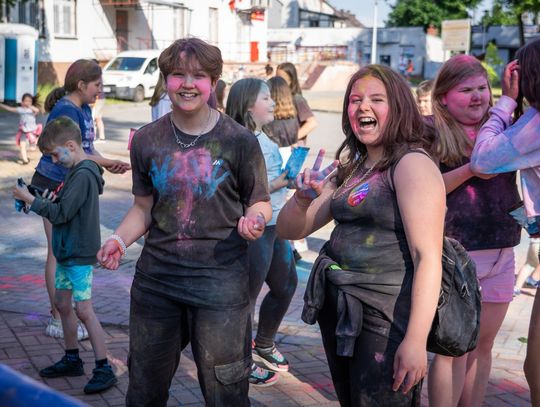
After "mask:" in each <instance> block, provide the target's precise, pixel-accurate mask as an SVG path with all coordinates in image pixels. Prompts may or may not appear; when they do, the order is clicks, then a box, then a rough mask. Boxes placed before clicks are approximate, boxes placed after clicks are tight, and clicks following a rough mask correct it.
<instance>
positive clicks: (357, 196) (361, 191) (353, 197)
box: [347, 182, 369, 206]
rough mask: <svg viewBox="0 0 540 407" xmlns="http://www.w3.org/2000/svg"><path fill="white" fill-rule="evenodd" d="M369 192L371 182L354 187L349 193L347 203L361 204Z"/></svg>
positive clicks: (351, 204) (352, 204)
mask: <svg viewBox="0 0 540 407" xmlns="http://www.w3.org/2000/svg"><path fill="white" fill-rule="evenodd" d="M368 192H369V184H368V183H367V182H366V183H365V184H362V185H358V186H356V187H354V188H353V189H352V191H351V193H350V194H349V198H348V199H347V203H348V204H349V205H350V206H358V205H360V203H361V202H362V201H363V200H364V199H365V198H366V196H367V194H368Z"/></svg>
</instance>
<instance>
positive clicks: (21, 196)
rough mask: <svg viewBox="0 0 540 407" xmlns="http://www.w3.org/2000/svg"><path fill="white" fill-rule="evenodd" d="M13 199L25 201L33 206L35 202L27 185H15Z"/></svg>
mask: <svg viewBox="0 0 540 407" xmlns="http://www.w3.org/2000/svg"><path fill="white" fill-rule="evenodd" d="M13 198H15V199H18V200H20V201H24V202H26V203H27V204H32V202H33V201H34V196H33V195H32V194H31V193H30V191H29V190H28V188H27V187H26V185H22V186H21V185H15V188H13Z"/></svg>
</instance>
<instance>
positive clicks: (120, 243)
mask: <svg viewBox="0 0 540 407" xmlns="http://www.w3.org/2000/svg"><path fill="white" fill-rule="evenodd" d="M109 240H112V241H113V242H114V243H116V246H118V250H120V253H121V254H122V256H125V255H126V251H127V246H126V243H125V242H124V239H122V238H121V237H120V236H118V235H116V234H113V235H111V236H110V237H109Z"/></svg>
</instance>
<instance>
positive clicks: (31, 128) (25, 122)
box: [0, 93, 42, 165]
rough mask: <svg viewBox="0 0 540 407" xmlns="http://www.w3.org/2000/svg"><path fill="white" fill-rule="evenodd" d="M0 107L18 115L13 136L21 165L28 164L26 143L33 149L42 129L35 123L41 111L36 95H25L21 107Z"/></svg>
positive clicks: (1, 104) (0, 104) (2, 105)
mask: <svg viewBox="0 0 540 407" xmlns="http://www.w3.org/2000/svg"><path fill="white" fill-rule="evenodd" d="M0 107H1V108H3V109H5V110H7V111H8V112H12V113H18V114H19V116H20V118H19V131H18V132H17V135H16V136H15V142H16V143H17V147H19V150H20V153H21V161H22V165H26V164H28V163H29V162H30V160H29V159H28V153H27V152H26V142H28V143H30V146H31V147H32V148H35V146H36V143H37V138H38V136H39V135H40V134H41V129H42V125H41V124H38V123H36V116H37V114H38V113H39V112H40V110H41V109H40V105H39V103H38V95H36V96H32V95H31V94H30V93H25V94H24V95H23V96H22V99H21V106H18V107H11V106H7V105H5V104H3V103H0ZM23 134H24V136H25V138H24V139H22V135H23Z"/></svg>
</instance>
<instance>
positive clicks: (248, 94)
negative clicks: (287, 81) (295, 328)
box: [225, 78, 298, 387]
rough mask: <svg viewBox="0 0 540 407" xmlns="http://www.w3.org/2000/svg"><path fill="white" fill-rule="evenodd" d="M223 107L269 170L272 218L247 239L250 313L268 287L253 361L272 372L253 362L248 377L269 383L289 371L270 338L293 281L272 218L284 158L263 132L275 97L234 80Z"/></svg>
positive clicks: (281, 199) (280, 194) (280, 197)
mask: <svg viewBox="0 0 540 407" xmlns="http://www.w3.org/2000/svg"><path fill="white" fill-rule="evenodd" d="M225 112H226V113H227V114H228V115H229V116H230V117H232V118H233V119H234V120H236V121H237V122H238V123H240V124H241V125H243V126H245V127H247V128H248V129H249V130H251V131H252V132H253V133H254V134H255V136H256V137H257V140H258V141H259V144H260V146H261V150H262V152H263V155H264V161H265V163H266V171H267V175H268V183H269V188H268V189H269V192H270V200H271V204H272V219H271V220H270V221H269V222H268V223H267V225H266V228H265V230H264V233H263V235H262V237H261V238H260V239H258V240H256V241H253V242H250V245H249V249H248V259H249V289H250V303H251V312H252V315H253V313H254V310H255V302H256V300H257V296H258V294H259V292H260V291H261V288H262V285H263V283H264V282H265V281H266V284H268V287H269V288H270V291H269V292H268V294H266V296H265V297H264V300H263V301H262V303H261V308H260V311H259V325H258V327H257V336H256V337H255V341H254V347H253V360H254V361H256V362H259V363H260V364H262V365H264V366H265V367H266V368H267V369H269V370H271V371H267V370H266V369H260V368H257V367H256V366H255V365H253V366H252V372H251V376H250V378H249V381H250V383H252V384H253V385H257V386H261V387H263V386H270V385H272V384H274V383H275V382H276V381H277V379H278V377H277V375H276V374H275V373H273V372H286V371H288V370H289V363H288V362H287V360H286V359H285V358H284V357H283V355H282V354H281V353H280V352H279V351H278V350H277V349H276V345H275V343H274V340H275V336H276V333H277V331H278V328H279V325H280V323H281V321H282V319H283V317H284V316H285V313H286V312H287V309H288V308H289V304H290V303H291V300H292V297H293V295H294V291H295V290H296V285H297V282H298V279H297V276H296V266H295V264H294V260H293V255H292V248H291V245H290V243H289V241H288V240H285V239H281V238H280V237H278V236H277V234H276V219H277V215H278V213H279V211H280V210H281V208H282V207H283V205H285V201H286V196H287V189H286V186H287V183H288V181H287V180H286V173H285V172H282V170H281V168H282V166H283V160H282V158H281V155H280V153H279V149H278V146H277V144H276V143H274V142H273V141H271V140H270V139H269V138H268V136H267V135H266V134H264V132H263V131H262V127H263V126H264V125H265V124H268V123H270V122H271V121H272V120H274V101H273V100H272V98H271V97H270V90H269V89H268V86H267V85H266V83H264V81H262V80H260V79H255V78H246V79H241V80H239V81H238V82H236V83H235V84H234V85H233V86H232V87H231V90H230V93H229V97H228V99H227V108H226V111H225Z"/></svg>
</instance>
